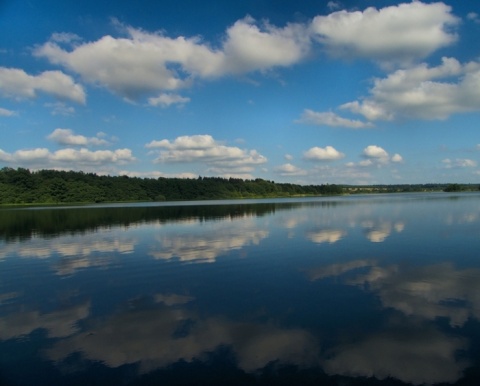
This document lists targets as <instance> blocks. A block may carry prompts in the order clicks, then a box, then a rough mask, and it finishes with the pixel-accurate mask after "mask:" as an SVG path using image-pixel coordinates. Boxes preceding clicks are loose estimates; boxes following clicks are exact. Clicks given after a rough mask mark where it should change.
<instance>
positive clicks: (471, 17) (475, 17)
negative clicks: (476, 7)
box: [467, 12, 480, 24]
mask: <svg viewBox="0 0 480 386" xmlns="http://www.w3.org/2000/svg"><path fill="white" fill-rule="evenodd" d="M467 19H468V20H471V21H473V22H475V23H477V24H480V17H479V16H478V13H476V12H469V13H468V14H467Z"/></svg>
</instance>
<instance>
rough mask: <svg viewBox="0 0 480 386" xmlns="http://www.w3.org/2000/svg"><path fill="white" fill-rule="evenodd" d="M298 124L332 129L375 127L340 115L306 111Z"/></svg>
mask: <svg viewBox="0 0 480 386" xmlns="http://www.w3.org/2000/svg"><path fill="white" fill-rule="evenodd" d="M297 122H298V123H306V124H310V125H325V126H332V127H348V128H352V129H362V128H366V127H373V125H372V123H370V122H362V121H359V120H351V119H347V118H342V117H340V116H339V115H337V114H335V113H333V112H331V111H329V112H316V111H313V110H309V109H305V110H304V111H303V113H302V116H301V117H300V119H299V120H298V121H297Z"/></svg>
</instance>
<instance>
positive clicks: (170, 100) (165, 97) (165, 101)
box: [148, 93, 190, 108]
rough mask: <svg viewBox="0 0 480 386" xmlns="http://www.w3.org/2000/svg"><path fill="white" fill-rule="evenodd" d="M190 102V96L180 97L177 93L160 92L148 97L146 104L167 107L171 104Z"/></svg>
mask: <svg viewBox="0 0 480 386" xmlns="http://www.w3.org/2000/svg"><path fill="white" fill-rule="evenodd" d="M188 102H190V98H186V97H182V96H181V95H178V94H168V93H162V94H160V95H159V96H158V97H155V98H149V99H148V104H149V105H151V106H160V107H163V108H165V107H169V106H171V105H173V104H178V105H184V104H185V103H188Z"/></svg>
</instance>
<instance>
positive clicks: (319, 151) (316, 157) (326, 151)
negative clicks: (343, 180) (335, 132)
mask: <svg viewBox="0 0 480 386" xmlns="http://www.w3.org/2000/svg"><path fill="white" fill-rule="evenodd" d="M303 157H304V158H305V159H307V160H311V161H333V160H338V159H342V158H344V157H345V154H343V153H341V152H339V151H338V150H337V149H335V148H334V147H333V146H326V147H324V148H322V147H317V146H315V147H312V148H311V149H309V150H307V151H306V152H305V153H303Z"/></svg>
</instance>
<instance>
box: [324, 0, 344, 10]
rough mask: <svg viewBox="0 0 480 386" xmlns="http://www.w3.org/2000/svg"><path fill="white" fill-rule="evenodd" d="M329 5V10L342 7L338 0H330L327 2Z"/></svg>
mask: <svg viewBox="0 0 480 386" xmlns="http://www.w3.org/2000/svg"><path fill="white" fill-rule="evenodd" d="M327 7H328V9H329V10H331V11H333V10H335V9H339V8H341V4H340V3H339V2H337V1H329V2H328V3H327Z"/></svg>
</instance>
